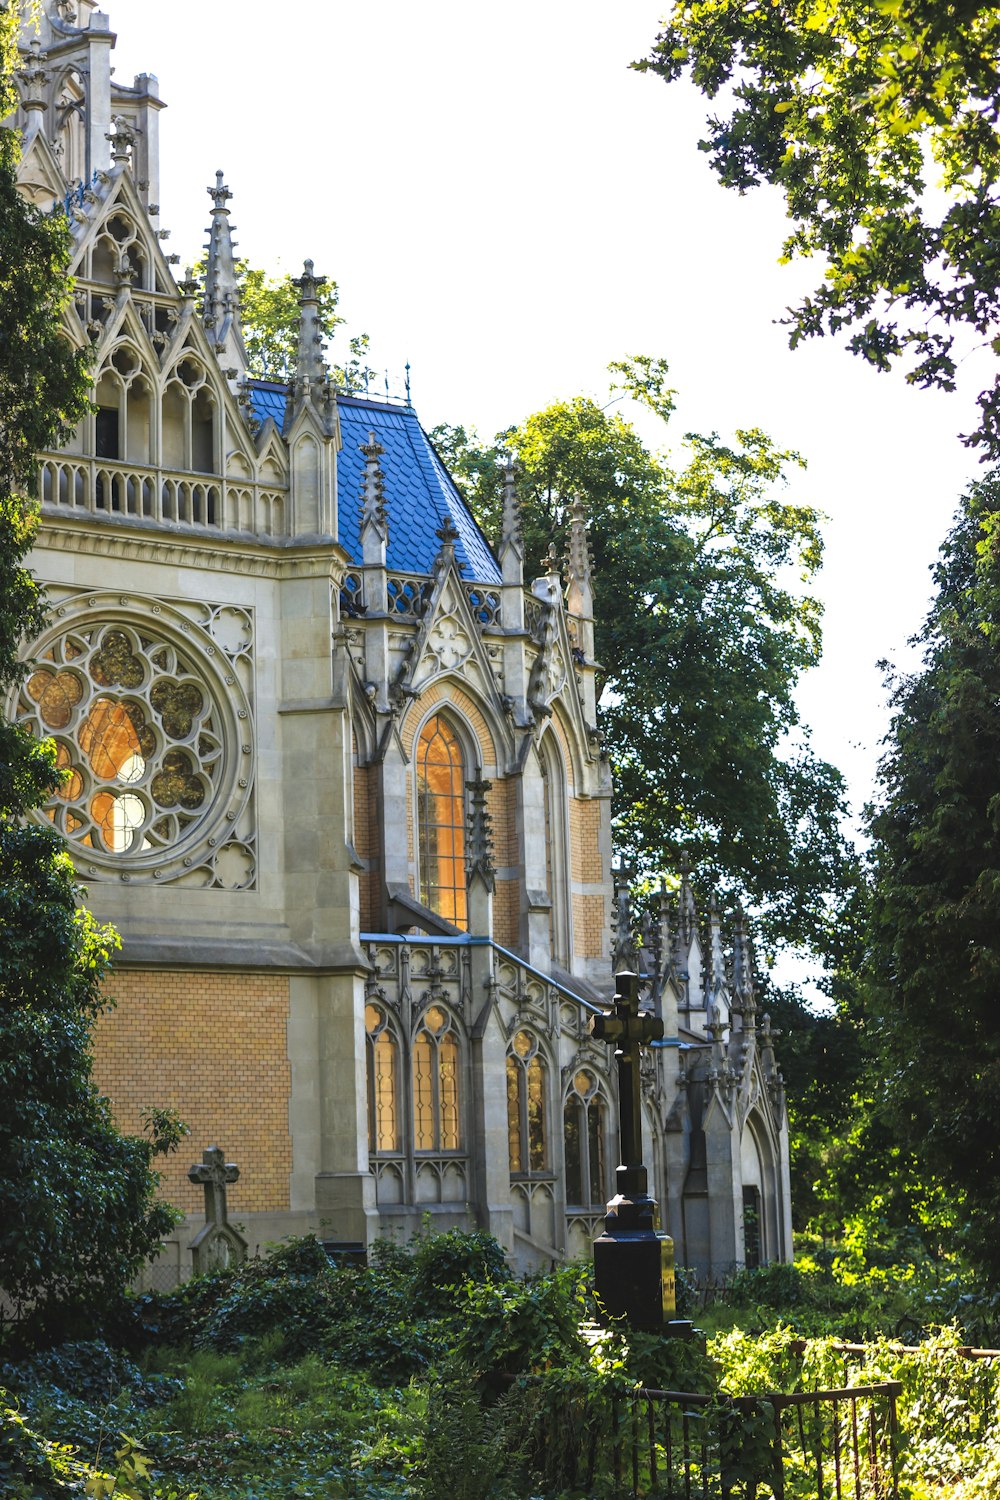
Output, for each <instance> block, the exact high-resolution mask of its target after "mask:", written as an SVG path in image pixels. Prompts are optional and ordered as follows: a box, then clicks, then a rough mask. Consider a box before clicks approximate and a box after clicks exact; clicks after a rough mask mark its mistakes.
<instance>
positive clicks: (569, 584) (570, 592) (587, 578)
mask: <svg viewBox="0 0 1000 1500" xmlns="http://www.w3.org/2000/svg"><path fill="white" fill-rule="evenodd" d="M569 515H570V521H569V539H568V543H567V547H566V611H567V613H568V614H571V615H576V616H577V617H578V618H579V619H582V620H592V619H593V617H594V588H593V583H592V581H591V574H590V546H589V544H588V541H587V505H586V501H584V500H583V499H582V498H581V497H580V496H579V495H577V496H576V498H575V499H574V500H573V502H572V504H571V505H570V508H569Z"/></svg>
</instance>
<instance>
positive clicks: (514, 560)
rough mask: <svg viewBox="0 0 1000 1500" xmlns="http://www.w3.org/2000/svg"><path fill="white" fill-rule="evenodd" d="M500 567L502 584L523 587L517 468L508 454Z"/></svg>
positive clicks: (522, 554) (504, 484) (522, 540)
mask: <svg viewBox="0 0 1000 1500" xmlns="http://www.w3.org/2000/svg"><path fill="white" fill-rule="evenodd" d="M500 567H501V568H502V570H503V581H504V583H507V584H511V585H513V586H516V587H517V588H518V589H521V588H523V587H524V537H523V535H522V533H521V501H520V497H519V496H518V493H517V467H516V465H515V463H514V455H513V454H512V453H511V454H508V457H507V462H506V464H505V465H504V471H503V524H502V530H501V534H500Z"/></svg>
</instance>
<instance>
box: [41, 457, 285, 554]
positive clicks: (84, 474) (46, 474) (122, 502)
mask: <svg viewBox="0 0 1000 1500" xmlns="http://www.w3.org/2000/svg"><path fill="white" fill-rule="evenodd" d="M38 494H39V497H40V499H41V502H42V505H43V507H45V508H46V509H49V508H51V509H53V510H54V511H57V512H61V513H66V512H71V513H72V514H74V515H76V516H79V515H81V514H86V515H91V516H94V517H95V518H98V519H100V518H102V517H111V516H128V517H133V518H135V519H137V520H144V521H150V522H153V523H154V524H159V525H164V524H165V525H168V526H184V527H192V528H195V529H198V530H205V531H209V532H216V533H221V532H238V533H245V534H249V535H252V536H259V537H274V538H280V537H284V536H286V535H287V520H286V511H287V506H286V494H285V492H284V491H282V490H274V489H265V488H264V487H263V486H261V485H256V484H253V483H252V482H248V481H241V482H237V483H234V482H232V481H227V480H226V479H224V478H222V477H221V476H220V475H214V474H204V475H202V474H184V475H178V474H177V472H176V471H171V470H166V469H158V468H147V467H143V466H140V465H138V464H129V463H117V462H112V461H110V460H107V459H92V458H77V457H75V456H71V455H67V454H59V455H58V456H56V455H46V456H44V457H43V458H42V460H41V462H40V464H39V478H38Z"/></svg>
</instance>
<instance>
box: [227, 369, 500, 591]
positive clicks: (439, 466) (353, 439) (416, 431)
mask: <svg viewBox="0 0 1000 1500" xmlns="http://www.w3.org/2000/svg"><path fill="white" fill-rule="evenodd" d="M250 392H251V400H252V403H253V408H254V412H255V414H256V416H257V417H258V418H259V419H260V420H261V421H263V420H264V418H265V417H273V419H274V421H275V423H276V425H277V426H278V428H279V430H280V428H281V425H282V422H283V421H284V417H285V387H284V386H282V385H277V384H274V383H273V382H270V381H268V382H264V381H253V382H252V383H251V387H250ZM337 407H338V410H339V412H340V432H341V438H342V440H343V447H342V448H341V451H340V453H339V454H338V455H337V496H338V505H339V527H340V536H339V540H340V543H341V545H342V546H343V547H345V548H346V550H347V551H348V552H349V553H350V555H351V557H352V558H353V559H354V560H355V561H356V562H360V561H361V537H360V525H361V489H362V480H363V476H364V470H365V461H364V457H363V456H362V453H361V445H362V443H367V441H368V434H369V432H374V433H375V436H376V438H377V439H378V441H379V443H381V445H382V447H383V448H384V449H385V452H384V453H383V454H382V457H381V459H380V463H381V465H382V473H383V476H384V478H385V507H386V515H387V518H388V522H389V547H388V557H387V561H388V566H389V568H390V569H391V570H393V571H398V572H400V573H429V572H430V571H431V568H432V567H433V565H434V559H435V557H436V556H437V554H438V552H439V551H440V548H441V543H440V541H439V539H438V537H437V536H436V535H435V533H436V531H437V530H438V527H439V526H440V525H441V521H442V519H443V517H444V516H445V515H446V514H447V515H449V516H450V517H451V520H452V524H453V526H454V527H455V530H456V531H457V532H458V540H457V541H456V543H455V555H456V556H457V558H458V560H459V562H461V563H464V564H465V567H464V570H463V576H464V577H465V578H468V579H470V580H471V579H476V580H478V581H479V582H481V583H499V581H500V569H499V566H498V565H497V561H496V558H495V557H494V556H493V553H492V551H491V550H490V547H489V544H488V542H487V541H486V538H485V537H484V536H483V533H482V532H481V531H480V529H479V527H478V526H477V525H476V522H475V521H474V520H473V517H472V512H471V511H470V510H469V508H468V506H467V505H466V503H465V501H464V500H463V499H462V497H461V495H460V494H459V492H458V490H457V489H456V487H455V483H454V480H453V479H452V478H451V475H450V474H449V473H448V471H447V469H446V468H445V466H444V464H443V463H442V462H441V460H440V458H439V457H438V455H437V453H436V452H435V450H434V445H433V443H432V442H431V440H430V438H429V437H428V436H427V434H426V432H424V430H423V428H422V427H421V425H420V423H419V422H418V421H417V416H416V413H415V412H414V411H413V409H412V408H411V407H408V406H389V405H386V404H385V403H383V402H379V401H365V400H363V399H362V398H361V397H358V396H340V397H338V399H337Z"/></svg>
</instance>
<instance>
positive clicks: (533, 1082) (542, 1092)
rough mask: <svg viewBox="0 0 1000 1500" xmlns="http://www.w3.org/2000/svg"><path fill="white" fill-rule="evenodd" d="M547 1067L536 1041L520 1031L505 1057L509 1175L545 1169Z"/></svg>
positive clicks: (547, 1156)
mask: <svg viewBox="0 0 1000 1500" xmlns="http://www.w3.org/2000/svg"><path fill="white" fill-rule="evenodd" d="M545 1097H546V1067H545V1059H544V1058H543V1057H542V1055H541V1052H540V1051H539V1048H538V1041H537V1038H536V1037H533V1036H532V1034H531V1032H530V1031H519V1032H517V1033H516V1035H515V1037H514V1040H513V1041H512V1042H511V1045H510V1051H509V1052H508V1054H507V1142H508V1149H509V1152H510V1171H511V1176H512V1177H514V1176H522V1175H524V1174H526V1173H530V1172H545V1171H547V1170H548V1165H549V1153H548V1140H547V1132H546V1129H545Z"/></svg>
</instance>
